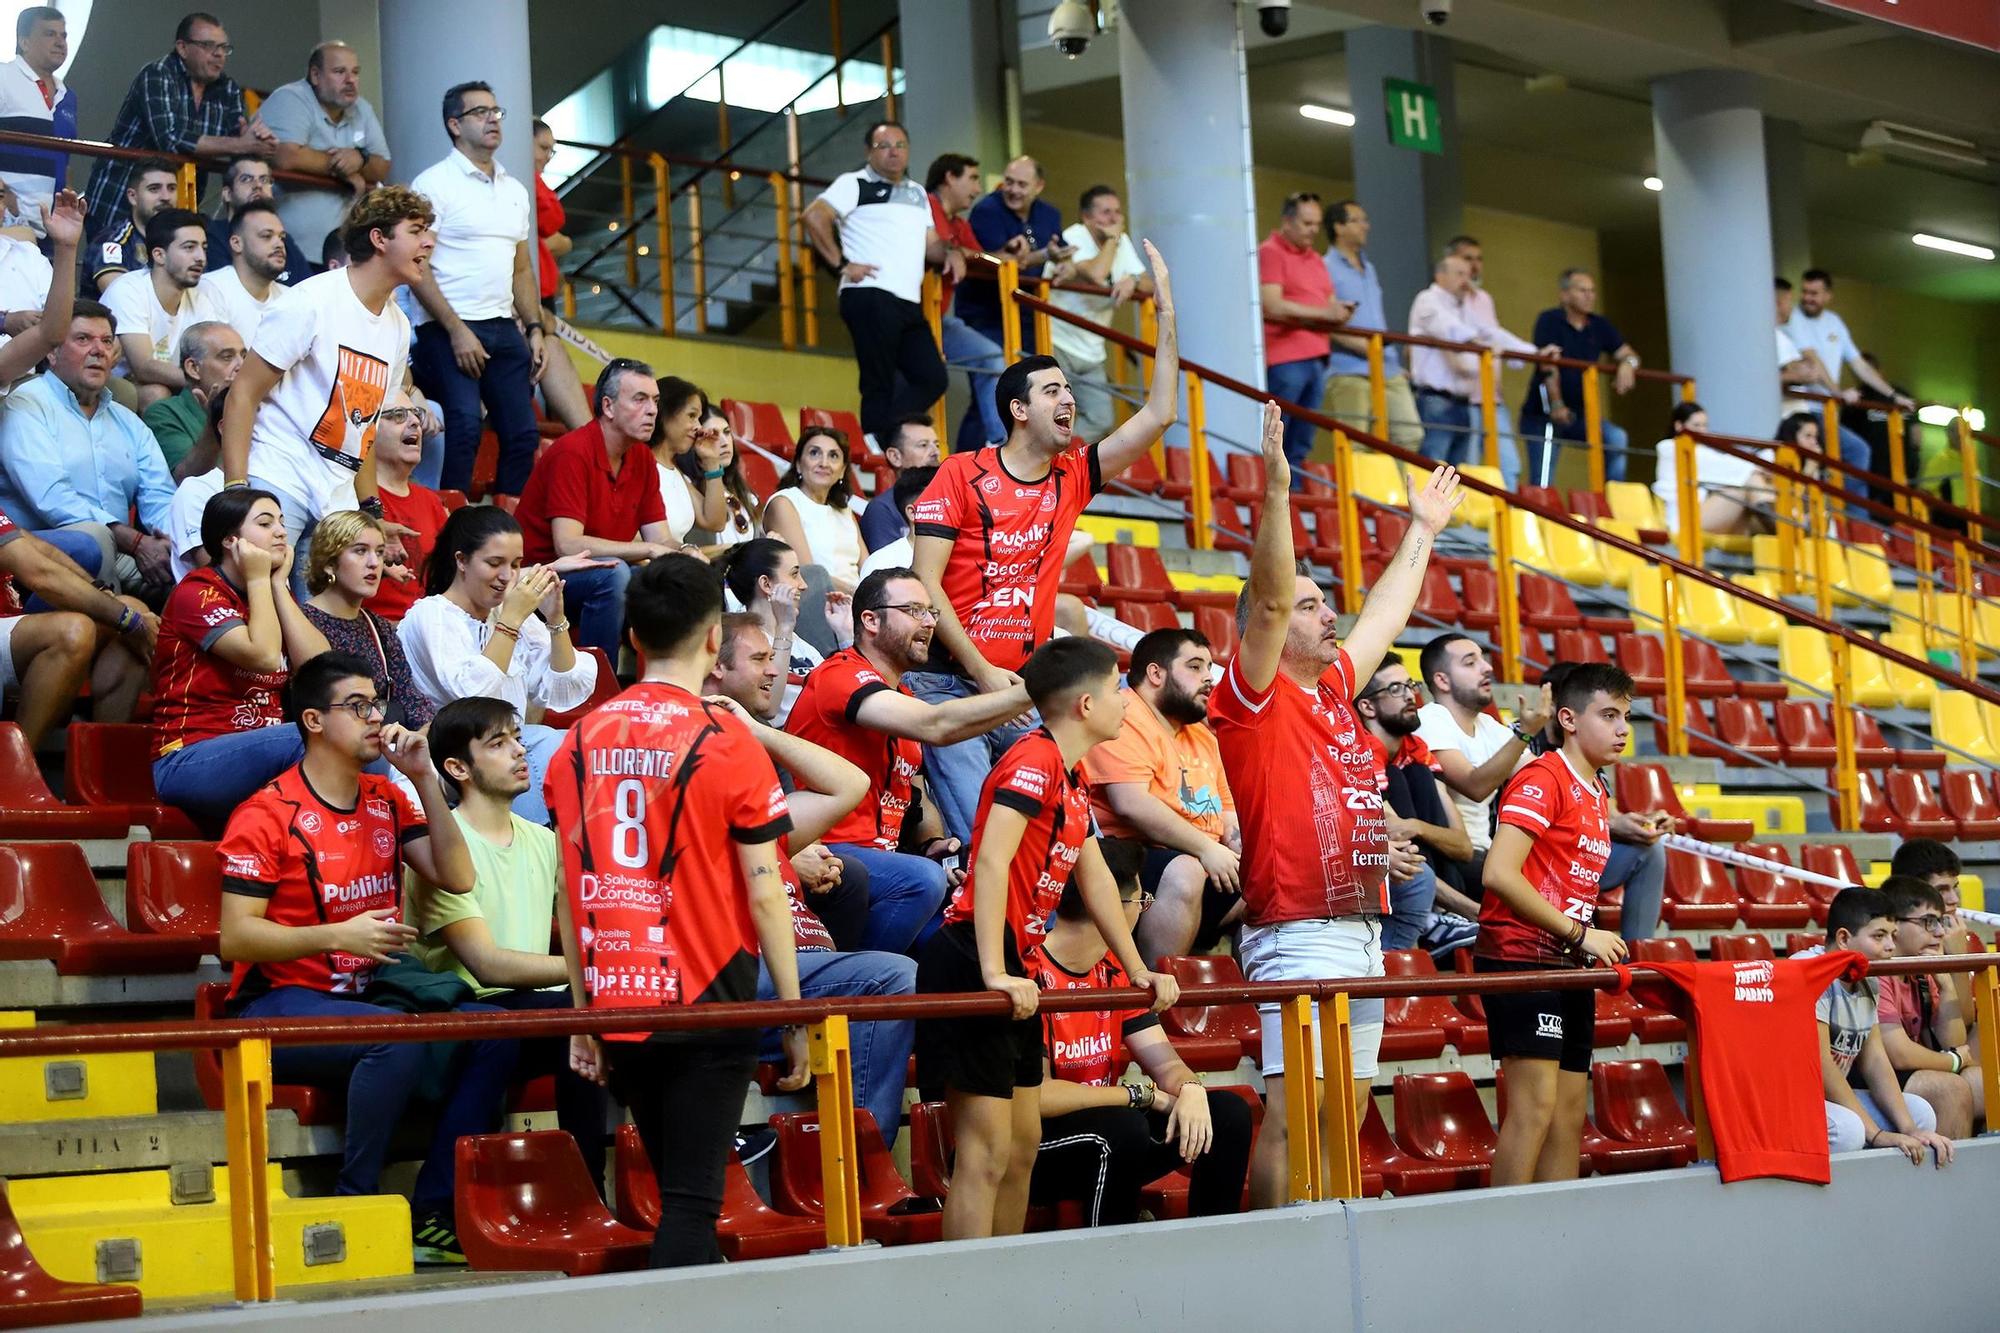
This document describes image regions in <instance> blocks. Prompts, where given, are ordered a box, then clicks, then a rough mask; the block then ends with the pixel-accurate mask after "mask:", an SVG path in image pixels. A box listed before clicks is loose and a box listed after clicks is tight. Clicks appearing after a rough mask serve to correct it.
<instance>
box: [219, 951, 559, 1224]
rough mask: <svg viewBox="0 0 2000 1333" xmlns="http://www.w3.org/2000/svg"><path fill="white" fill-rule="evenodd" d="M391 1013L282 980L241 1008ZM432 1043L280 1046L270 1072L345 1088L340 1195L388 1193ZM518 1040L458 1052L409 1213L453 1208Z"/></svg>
mask: <svg viewBox="0 0 2000 1333" xmlns="http://www.w3.org/2000/svg"><path fill="white" fill-rule="evenodd" d="M390 1012H392V1011H390V1010H387V1009H382V1008H379V1007H377V1006H375V1005H372V1004H368V1003H365V1002H363V1001H361V1000H358V999H347V998H343V997H341V996H338V995H330V994H328V993H327V992H325V991H316V990H310V989H308V988H306V987H304V986H280V987H279V988H278V989H276V990H274V991H271V992H269V993H268V994H265V995H260V996H258V997H257V998H256V999H254V1000H252V1001H250V1002H249V1003H248V1004H246V1005H244V1006H243V1010H242V1016H243V1017H245V1018H381V1017H383V1016H384V1015H385V1014H388V1013H390ZM458 1012H459V1013H462V1014H470V1013H498V1012H499V1011H498V1010H497V1009H496V1008H494V1006H492V1005H490V1004H462V1005H460V1006H459V1007H458ZM430 1051H431V1046H430V1044H429V1043H426V1042H419V1041H407V1042H393V1043H392V1042H382V1043H380V1044H378V1045H374V1046H360V1045H355V1046H277V1047H273V1048H272V1051H271V1077H272V1078H273V1079H274V1080H276V1081H277V1082H279V1083H305V1084H310V1085H311V1086H313V1087H317V1088H329V1089H332V1090H334V1091H341V1090H345V1091H346V1093H347V1127H346V1135H345V1137H346V1143H345V1147H344V1156H343V1159H342V1161H341V1164H340V1177H339V1179H338V1180H337V1181H336V1182H335V1183H334V1193H335V1194H376V1193H379V1192H380V1185H381V1180H382V1166H383V1163H385V1162H386V1161H388V1159H389V1142H390V1140H391V1139H393V1138H394V1137H395V1134H396V1128H397V1126H398V1125H400V1124H401V1123H402V1121H403V1113H404V1111H405V1110H406V1109H407V1108H408V1106H409V1104H410V1100H411V1097H412V1096H413V1095H414V1094H415V1092H416V1090H417V1087H418V1085H419V1084H421V1083H422V1082H423V1075H424V1065H425V1062H426V1061H427V1060H428V1059H429V1058H430ZM519 1052H520V1045H519V1043H517V1042H513V1041H468V1042H463V1043H460V1044H459V1045H458V1048H457V1049H456V1050H455V1051H453V1052H452V1055H451V1061H452V1073H451V1083H450V1087H449V1089H448V1091H447V1092H446V1094H445V1100H444V1104H443V1105H442V1106H440V1107H439V1108H438V1117H437V1128H436V1130H434V1131H433V1132H432V1134H431V1146H430V1149H429V1150H428V1151H427V1152H426V1153H425V1154H424V1165H423V1169H422V1170H420V1171H419V1172H418V1173H417V1183H416V1188H415V1189H414V1190H412V1191H411V1198H410V1213H411V1216H413V1217H416V1218H423V1217H426V1216H429V1215H430V1214H432V1213H441V1214H443V1215H444V1216H445V1217H446V1218H447V1219H449V1218H450V1217H451V1216H452V1214H453V1207H452V1204H453V1189H452V1186H453V1183H454V1177H455V1176H456V1174H457V1168H456V1164H455V1163H454V1161H453V1158H454V1157H455V1156H456V1154H457V1151H458V1141H459V1139H460V1138H461V1137H463V1136H465V1135H467V1134H490V1133H492V1132H494V1131H495V1130H497V1129H499V1128H500V1125H501V1123H502V1121H501V1117H502V1115H503V1112H504V1110H505V1099H506V1095H507V1085H508V1084H509V1083H511V1082H512V1081H513V1078H514V1064H515V1061H516V1059H517V1058H518V1055H519Z"/></svg>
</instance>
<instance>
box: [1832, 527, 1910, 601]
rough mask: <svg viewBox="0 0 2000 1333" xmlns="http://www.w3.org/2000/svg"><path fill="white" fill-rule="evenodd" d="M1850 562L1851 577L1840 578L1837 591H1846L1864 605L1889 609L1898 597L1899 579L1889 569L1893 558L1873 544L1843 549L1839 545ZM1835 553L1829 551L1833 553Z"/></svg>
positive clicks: (1837, 580) (1838, 548) (1861, 543)
mask: <svg viewBox="0 0 2000 1333" xmlns="http://www.w3.org/2000/svg"><path fill="white" fill-rule="evenodd" d="M1833 551H1834V552H1839V553H1840V554H1841V555H1842V556H1843V557H1844V559H1845V560H1846V563H1847V577H1846V578H1845V579H1836V580H1835V581H1834V587H1835V589H1836V590H1844V591H1846V592H1848V593H1850V594H1852V595H1853V596H1854V597H1856V598H1857V599H1859V601H1861V602H1863V603H1869V604H1873V605H1875V606H1888V605H1890V604H1891V599H1892V598H1894V596H1895V595H1896V579H1895V575H1894V573H1893V572H1892V571H1891V570H1890V568H1889V556H1888V553H1887V552H1885V551H1884V550H1883V549H1882V548H1881V547H1880V546H1877V545H1876V544H1874V543H1873V542H1857V543H1855V544H1854V545H1852V546H1848V547H1846V548H1842V547H1839V546H1835V547H1834V548H1833ZM1831 553H1832V552H1829V554H1831Z"/></svg>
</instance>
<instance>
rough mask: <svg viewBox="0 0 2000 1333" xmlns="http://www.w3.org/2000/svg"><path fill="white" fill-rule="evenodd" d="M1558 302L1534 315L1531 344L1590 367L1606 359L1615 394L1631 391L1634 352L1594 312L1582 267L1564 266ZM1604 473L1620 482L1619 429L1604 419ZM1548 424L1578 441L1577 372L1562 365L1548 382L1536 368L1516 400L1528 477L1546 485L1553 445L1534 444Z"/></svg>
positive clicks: (1592, 282)
mask: <svg viewBox="0 0 2000 1333" xmlns="http://www.w3.org/2000/svg"><path fill="white" fill-rule="evenodd" d="M1556 299H1557V300H1558V301H1559V302H1561V304H1559V305H1557V306H1556V307H1555V308H1554V309H1553V310H1544V311H1543V312H1542V313H1541V314H1539V315H1537V316H1535V332H1534V337H1533V342H1534V344H1535V346H1537V347H1551V346H1553V347H1556V348H1559V349H1560V350H1561V352H1562V355H1564V356H1566V357H1568V358H1570V359H1571V360H1575V361H1588V362H1590V363H1591V364H1592V365H1596V364H1598V363H1599V362H1601V361H1603V360H1604V359H1605V358H1606V357H1609V358H1611V359H1612V360H1613V361H1615V362H1617V363H1618V369H1617V371H1616V373H1615V374H1614V375H1613V377H1612V381H1611V387H1612V388H1613V389H1615V390H1616V391H1617V392H1618V393H1620V394H1626V393H1630V392H1631V391H1632V383H1633V379H1634V378H1635V376H1636V373H1637V371H1638V369H1639V354H1638V353H1637V352H1635V351H1633V350H1632V344H1630V343H1628V342H1626V341H1625V335H1624V334H1622V333H1620V332H1619V331H1618V330H1617V328H1616V327H1615V326H1614V325H1613V324H1612V323H1611V321H1610V320H1608V319H1606V318H1605V317H1604V316H1602V315H1600V314H1598V313H1597V280H1596V279H1595V278H1593V277H1591V276H1590V273H1589V271H1588V270H1586V269H1580V268H1566V269H1564V270H1563V273H1562V279H1561V282H1560V286H1559V289H1558V294H1557V298H1556ZM1603 424H1604V436H1603V438H1604V476H1605V479H1606V480H1608V481H1623V480H1625V458H1626V454H1625V428H1624V427H1622V426H1620V425H1618V424H1617V423H1615V422H1612V421H1610V420H1606V421H1605V422H1604V423H1603ZM1549 426H1553V427H1554V428H1555V429H1554V434H1555V437H1556V438H1557V439H1559V440H1568V441H1571V442H1574V443H1579V444H1580V443H1582V442H1583V441H1584V439H1585V438H1586V437H1585V434H1584V425H1583V372H1582V371H1580V370H1577V369H1576V368H1574V367H1572V366H1563V367H1562V368H1560V369H1558V370H1557V371H1556V372H1555V379H1554V381H1553V382H1551V381H1550V379H1549V372H1548V371H1547V370H1539V371H1537V372H1536V373H1535V377H1534V378H1533V379H1532V380H1530V381H1529V382H1528V397H1527V399H1526V401H1524V402H1523V403H1522V404H1521V436H1522V438H1523V440H1524V441H1525V442H1526V444H1527V449H1528V470H1529V475H1531V476H1532V477H1534V479H1535V482H1536V484H1538V485H1542V486H1546V485H1548V484H1549V478H1551V477H1553V476H1554V475H1555V469H1556V456H1555V451H1554V450H1553V449H1550V450H1542V449H1538V448H1537V447H1536V445H1537V443H1538V442H1539V441H1540V440H1541V439H1542V436H1543V433H1544V428H1545V427H1549Z"/></svg>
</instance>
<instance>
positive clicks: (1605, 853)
mask: <svg viewBox="0 0 2000 1333" xmlns="http://www.w3.org/2000/svg"><path fill="white" fill-rule="evenodd" d="M1608 801H1609V797H1608V795H1607V794H1606V793H1605V790H1604V785H1603V783H1602V781H1601V780H1600V779H1599V778H1598V777H1597V775H1596V774H1594V773H1593V774H1592V775H1591V776H1590V777H1588V778H1580V777H1578V776H1577V774H1576V770H1575V769H1573V768H1571V767H1570V766H1569V760H1568V759H1566V758H1564V757H1563V753H1562V751H1560V750H1550V751H1549V752H1548V753H1546V754H1544V755H1541V756H1540V757H1538V758H1536V759H1534V760H1533V761H1531V762H1530V763H1527V764H1524V765H1522V766H1521V767H1520V768H1518V769H1516V770H1515V771H1514V776H1512V777H1511V778H1508V779H1507V785H1506V786H1504V787H1502V788H1501V789H1500V818H1499V822H1500V823H1501V824H1502V825H1505V826H1507V827H1510V828H1517V829H1519V830H1521V832H1523V833H1525V834H1527V835H1528V838H1529V847H1528V859H1527V860H1526V861H1524V862H1522V863H1521V874H1522V876H1523V877H1524V878H1525V879H1526V880H1527V881H1528V883H1530V884H1532V885H1534V886H1535V892H1537V893H1539V894H1541V895H1542V897H1543V899H1545V900H1546V901H1547V902H1549V903H1551V904H1552V905H1554V907H1555V909H1556V910H1557V911H1559V912H1561V913H1562V914H1563V915H1564V916H1566V917H1568V918H1569V919H1570V920H1572V921H1581V922H1583V924H1584V925H1586V926H1587V925H1589V924H1590V923H1591V922H1593V921H1595V920H1596V919H1597V885H1598V881H1599V880H1601V879H1603V878H1604V863H1605V861H1606V860H1608V859H1609V858H1610V856H1611V812H1610V806H1609V804H1608ZM1472 952H1473V953H1474V954H1476V955H1478V956H1479V957H1481V958H1499V959H1505V960H1506V961H1508V962H1515V963H1541V964H1543V965H1544V966H1547V967H1571V966H1574V965H1575V959H1574V958H1573V957H1572V956H1571V955H1570V954H1569V953H1568V952H1566V951H1565V950H1564V948H1563V946H1562V942H1561V941H1560V940H1558V939H1556V937H1555V936H1553V935H1551V934H1549V933H1548V932H1547V931H1546V930H1543V929H1542V928H1541V927H1540V926H1535V925H1530V924H1529V923H1528V922H1526V921H1523V920H1522V919H1521V918H1520V917H1519V916H1518V915H1516V914H1515V912H1514V909H1513V908H1511V907H1509V906H1508V905H1507V902H1506V900H1505V899H1503V898H1502V897H1501V896H1500V895H1499V894H1497V893H1493V892H1491V891H1489V892H1488V893H1487V894H1486V896H1485V897H1484V898H1482V899H1480V902H1479V941H1478V943H1476V944H1475V945H1473V948H1472Z"/></svg>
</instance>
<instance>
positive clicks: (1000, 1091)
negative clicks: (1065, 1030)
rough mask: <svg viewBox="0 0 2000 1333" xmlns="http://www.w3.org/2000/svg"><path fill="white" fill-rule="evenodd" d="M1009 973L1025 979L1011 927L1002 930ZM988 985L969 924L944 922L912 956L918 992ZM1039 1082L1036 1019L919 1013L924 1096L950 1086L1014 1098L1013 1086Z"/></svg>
mask: <svg viewBox="0 0 2000 1333" xmlns="http://www.w3.org/2000/svg"><path fill="white" fill-rule="evenodd" d="M1003 947H1004V948H1005V950H1006V962H1007V975H1009V976H1014V977H1025V976H1027V975H1028V973H1027V969H1026V968H1024V967H1023V966H1022V965H1021V951H1020V949H1019V947H1018V946H1016V945H1015V943H1014V932H1013V931H1011V930H1010V931H1008V932H1007V933H1006V940H1005V943H1004V945H1003ZM985 989H986V978H985V977H984V976H982V975H981V974H980V971H979V946H978V944H977V943H976V942H975V940H974V938H973V933H972V923H971V922H970V921H961V922H958V923H957V924H955V925H949V926H945V927H944V928H942V929H941V930H939V931H938V932H937V933H936V934H935V935H932V936H931V938H930V942H929V943H928V944H926V945H925V946H924V950H923V953H922V954H921V955H920V956H919V957H918V959H917V994H919V995H925V994H929V995H949V994H953V993H956V992H961V991H982V990H985ZM1041 1085H1042V1020H1041V1019H1039V1018H1019V1019H1016V1018H1001V1017H997V1016H996V1017H984V1016H982V1017H979V1018H920V1019H918V1020H917V1090H918V1092H919V1094H920V1095H921V1096H922V1097H923V1099H924V1100H925V1101H927V1102H934V1101H938V1100H940V1099H942V1098H943V1096H944V1093H945V1089H947V1088H956V1089H958V1091H960V1092H969V1093H971V1094H973V1095H974V1096H978V1097H1012V1096H1013V1095H1014V1089H1016V1088H1038V1087H1040V1086H1041Z"/></svg>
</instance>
